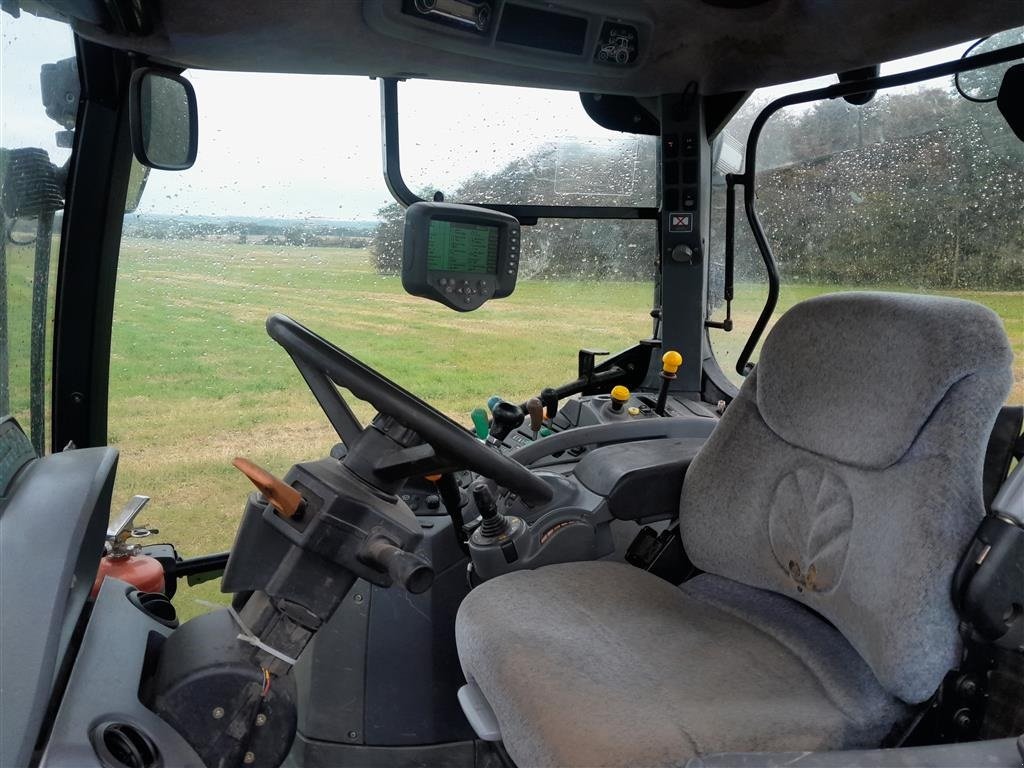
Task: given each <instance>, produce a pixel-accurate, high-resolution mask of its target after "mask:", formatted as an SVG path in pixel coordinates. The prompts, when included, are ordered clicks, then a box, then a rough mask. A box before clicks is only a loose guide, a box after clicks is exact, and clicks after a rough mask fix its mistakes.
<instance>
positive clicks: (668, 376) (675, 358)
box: [654, 349, 683, 416]
mask: <svg viewBox="0 0 1024 768" xmlns="http://www.w3.org/2000/svg"><path fill="white" fill-rule="evenodd" d="M682 364H683V356H682V355H680V354H679V353H678V352H676V351H675V350H674V349H670V350H669V351H668V352H666V353H665V354H664V355H662V356H661V387H660V388H659V389H658V404H657V405H656V406H655V408H654V412H655V413H656V414H658V415H659V416H664V415H665V404H666V402H667V401H668V388H669V386H671V384H672V382H673V381H675V378H676V371H678V370H679V366H681V365H682Z"/></svg>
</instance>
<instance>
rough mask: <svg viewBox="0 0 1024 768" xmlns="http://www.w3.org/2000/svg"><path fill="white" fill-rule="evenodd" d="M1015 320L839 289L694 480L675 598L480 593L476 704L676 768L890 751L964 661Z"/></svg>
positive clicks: (793, 341) (546, 571) (521, 739)
mask: <svg viewBox="0 0 1024 768" xmlns="http://www.w3.org/2000/svg"><path fill="white" fill-rule="evenodd" d="M1011 363H1012V355H1011V351H1010V347H1009V344H1008V342H1007V339H1006V335H1005V333H1004V331H1003V328H1002V324H1001V322H1000V320H999V318H998V317H997V316H996V315H995V313H993V312H991V311H990V310H988V309H986V308H985V307H982V306H980V305H978V304H974V303H972V302H967V301H962V300H958V299H950V298H936V297H927V296H910V295H902V294H886V293H847V294H832V295H828V296H822V297H819V298H815V299H811V300H809V301H805V302H803V303H801V304H798V305H796V306H795V307H793V308H792V309H791V310H790V311H789V312H788V313H786V314H785V315H784V316H783V317H782V318H781V319H780V320H779V322H778V324H777V325H776V327H775V328H774V329H773V331H772V333H771V334H770V336H769V337H768V339H767V340H766V341H765V344H764V349H763V352H762V354H761V360H760V363H759V365H758V366H757V369H756V370H755V371H754V372H753V373H752V374H751V375H750V376H749V377H748V379H747V380H746V382H745V383H744V384H743V387H742V388H741V390H740V392H739V394H738V396H737V397H736V399H735V400H734V401H733V402H732V403H731V404H730V406H729V408H728V409H727V410H726V412H725V414H724V416H723V417H722V420H721V423H720V424H719V426H718V427H717V429H716V430H715V432H714V433H713V434H712V435H711V437H710V439H709V440H708V442H707V444H706V445H705V447H704V448H703V449H702V451H701V453H700V454H699V455H698V456H697V458H696V459H695V460H694V462H693V464H692V465H691V466H690V468H689V471H688V472H687V475H686V479H685V482H684V484H683V493H682V499H681V503H680V517H679V519H680V533H681V535H682V540H683V543H684V545H685V547H686V550H687V553H688V554H689V556H690V557H691V558H692V560H693V562H694V563H695V564H696V565H697V566H698V568H700V569H701V570H703V571H704V573H703V574H701V575H700V576H697V577H696V578H693V579H691V580H690V581H687V582H685V583H684V584H682V585H681V586H679V587H675V586H673V585H671V584H669V583H668V582H666V581H663V580H661V579H659V578H657V577H655V576H653V575H651V574H649V573H647V572H646V571H641V570H639V569H637V568H634V567H632V566H628V565H625V564H622V563H616V562H601V561H598V562H583V563H568V564H563V565H552V566H548V567H545V568H540V569H538V570H535V571H520V572H515V573H511V574H508V575H504V576H501V577H499V578H496V579H494V580H492V581H488V582H486V583H484V584H483V585H481V586H480V587H478V588H476V589H475V590H473V591H472V592H471V593H470V594H469V596H468V597H467V598H466V599H465V601H464V602H463V604H462V606H461V608H460V610H459V615H458V621H457V627H456V636H457V640H458V648H459V655H460V658H461V661H462V665H463V669H464V671H465V674H466V679H467V681H468V684H469V686H470V687H469V688H468V689H467V690H468V691H471V692H472V694H473V697H475V698H476V699H477V700H479V697H480V696H482V697H483V699H485V700H486V702H487V704H489V706H490V709H491V710H493V713H494V716H495V719H496V720H497V724H498V726H499V728H500V732H501V738H502V740H503V741H504V743H505V747H506V749H507V750H508V753H509V755H510V756H511V757H512V758H513V760H515V762H516V763H517V765H519V766H520V767H521V768H527V766H540V765H551V766H553V765H576V766H626V765H630V766H669V765H681V764H682V763H685V762H686V760H687V758H689V757H693V756H699V755H707V754H711V753H720V752H751V751H804V750H808V751H811V750H834V749H845V748H863V747H877V746H879V745H880V743H881V742H882V741H883V740H884V739H885V737H886V736H887V735H888V734H889V733H890V732H894V731H895V730H896V729H899V728H901V727H902V726H903V725H904V724H905V723H906V721H907V719H908V718H909V717H910V716H911V715H912V710H913V705H916V704H919V703H921V702H924V701H925V700H927V699H928V698H929V697H930V696H931V695H932V694H933V692H934V691H935V690H936V689H937V688H938V686H939V684H940V683H941V681H942V679H943V676H944V674H945V673H946V672H947V671H948V670H950V669H952V668H955V667H956V666H957V663H958V653H959V637H958V633H957V622H958V618H957V614H956V611H955V609H954V606H953V604H952V599H951V584H952V577H953V572H954V570H955V568H956V566H957V563H958V560H959V558H960V555H961V553H962V552H963V551H964V550H965V549H966V547H967V545H968V543H969V542H970V540H971V538H972V535H973V533H974V531H975V529H976V527H977V525H978V523H979V522H980V521H981V519H982V517H983V515H984V508H983V503H982V486H981V484H982V463H983V460H984V453H985V447H986V442H987V439H988V436H989V432H990V430H991V428H992V424H993V422H994V420H995V417H996V414H997V412H998V410H999V407H1000V405H1001V404H1002V403H1003V401H1004V399H1005V397H1006V395H1007V392H1008V391H1009V387H1010V384H1011V381H1012V376H1011Z"/></svg>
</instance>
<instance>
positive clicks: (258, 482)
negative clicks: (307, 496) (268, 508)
mask: <svg viewBox="0 0 1024 768" xmlns="http://www.w3.org/2000/svg"><path fill="white" fill-rule="evenodd" d="M231 464H232V465H233V466H234V467H235V468H236V469H237V470H238V471H240V472H241V473H242V474H243V475H245V476H246V477H248V478H249V479H250V480H251V481H252V484H253V485H255V486H256V489H257V490H258V491H259V492H260V493H262V494H263V495H264V496H266V497H267V501H269V502H270V504H271V505H272V506H273V507H274V509H276V510H277V511H278V513H279V514H280V515H281V517H288V518H291V517H295V514H296V513H297V512H298V511H299V509H301V508H302V505H303V503H304V500H303V498H302V494H301V493H299V492H298V491H296V490H295V489H294V488H292V487H291V486H290V485H288V484H286V483H285V482H284V481H283V480H279V479H278V478H276V477H274V476H273V475H272V474H270V473H269V472H267V470H265V469H264V468H263V467H261V466H259V465H257V464H254V463H253V462H251V461H249V460H248V459H244V458H242V457H241V456H236V457H235V460H234V461H232V462H231Z"/></svg>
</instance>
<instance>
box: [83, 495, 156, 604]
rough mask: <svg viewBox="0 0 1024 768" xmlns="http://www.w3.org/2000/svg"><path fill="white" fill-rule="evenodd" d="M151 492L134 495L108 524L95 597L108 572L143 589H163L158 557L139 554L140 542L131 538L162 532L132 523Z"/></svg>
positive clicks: (149, 590) (93, 595)
mask: <svg viewBox="0 0 1024 768" xmlns="http://www.w3.org/2000/svg"><path fill="white" fill-rule="evenodd" d="M148 501H149V496H134V497H132V499H131V501H129V502H128V504H126V505H125V507H124V509H122V510H121V512H120V514H118V516H117V519H116V520H115V521H114V522H113V523H111V525H110V527H109V528H107V541H106V543H105V544H104V552H105V554H104V555H103V558H102V559H101V560H100V567H99V570H98V571H97V572H96V580H95V581H94V582H93V585H92V597H96V595H97V594H99V591H100V586H101V585H102V584H103V580H104V579H105V578H106V577H107V576H112V577H113V578H115V579H120V580H121V581H124V582H127V583H128V584H131V585H132V586H133V587H135V588H136V589H138V590H140V591H142V592H163V591H164V567H163V566H162V565H161V564H160V561H159V560H157V559H156V558H155V557H150V556H149V555H143V554H139V550H140V547H139V545H138V544H134V543H129V541H128V540H129V539H141V538H145V537H147V536H152V535H153V534H154V533H159V531H158V530H156V529H155V528H146V527H143V526H137V527H133V525H132V524H133V523H134V521H135V516H136V515H138V514H139V512H141V511H142V508H143V507H144V506H146V503H147V502H148Z"/></svg>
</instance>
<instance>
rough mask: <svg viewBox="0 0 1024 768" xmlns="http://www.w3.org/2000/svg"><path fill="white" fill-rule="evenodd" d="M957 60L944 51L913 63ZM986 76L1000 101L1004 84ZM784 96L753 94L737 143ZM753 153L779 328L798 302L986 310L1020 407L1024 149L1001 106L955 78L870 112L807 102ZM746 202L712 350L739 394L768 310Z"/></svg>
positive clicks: (719, 213) (719, 210) (716, 206)
mask: <svg viewBox="0 0 1024 768" xmlns="http://www.w3.org/2000/svg"><path fill="white" fill-rule="evenodd" d="M960 52H961V49H960V48H957V49H952V50H947V51H944V52H937V53H936V54H934V55H933V56H932V57H931V60H925V61H918V62H915V66H922V65H924V64H931V63H936V62H938V61H945V60H948V59H950V58H955V57H956V56H957V55H959V53H960ZM884 72H885V70H884V69H883V73H884ZM990 79H992V80H993V81H994V87H993V91H994V90H995V89H997V87H998V82H999V78H998V77H994V78H990ZM822 84H824V83H818V82H815V83H804V84H798V86H797V87H793V88H790V89H789V90H805V89H806V88H807V87H816V86H819V85H822ZM779 95H781V93H779V92H778V91H776V90H775V89H767V90H766V91H759V92H757V93H755V94H754V95H753V97H752V98H751V99H750V101H749V102H748V103H747V105H746V106H744V108H743V109H742V110H741V111H740V112H739V113H738V114H737V116H736V117H735V118H734V119H733V121H732V124H731V125H730V127H729V130H730V132H731V133H733V134H734V135H738V136H740V137H742V138H744V139H745V137H746V133H747V132H748V131H749V128H750V124H751V122H752V121H753V119H754V117H755V116H756V115H757V114H758V112H760V110H761V109H762V108H763V107H764V106H765V105H766V104H768V103H769V102H770V101H771V100H773V99H774V98H777V97H778V96H779ZM757 154H758V175H757V195H758V196H757V209H758V212H759V214H760V217H761V221H762V223H763V225H764V228H765V232H766V235H767V237H768V241H769V243H770V244H771V246H772V250H773V252H774V255H775V259H776V261H777V263H778V268H779V272H780V274H781V281H782V288H781V294H780V300H779V306H778V309H777V310H776V313H775V318H777V317H778V316H779V315H781V314H782V313H783V312H784V311H785V310H786V309H787V308H788V307H789V306H791V305H792V304H794V303H796V302H798V301H801V300H803V299H806V298H809V297H811V296H815V295H817V294H821V293H830V292H834V291H843V290H888V291H907V292H923V293H931V294H943V295H950V296H959V297H962V298H965V299H970V300H973V301H977V302H980V303H982V304H985V305H986V306H988V307H990V308H992V309H993V310H994V311H995V312H996V313H998V314H999V315H1000V316H1001V317H1002V319H1003V322H1004V324H1005V327H1006V332H1007V334H1008V336H1009V337H1010V341H1011V344H1012V345H1013V349H1014V353H1015V363H1014V378H1015V384H1014V387H1013V390H1012V391H1011V393H1010V398H1009V400H1010V402H1012V403H1020V402H1022V401H1024V223H1022V222H1024V216H1022V209H1021V201H1022V200H1024V143H1022V142H1021V141H1020V140H1018V139H1017V138H1016V136H1014V135H1013V133H1012V131H1011V130H1010V128H1009V127H1008V126H1007V124H1006V122H1005V121H1004V120H1003V118H1002V116H1001V115H1000V114H999V112H998V110H997V108H996V105H995V104H994V103H974V102H971V101H967V100H965V99H963V98H961V97H960V96H959V95H958V93H957V91H956V89H955V88H954V84H953V81H952V78H942V79H937V80H930V81H927V82H922V83H918V84H914V85H909V86H905V87H901V88H895V89H889V90H887V91H883V92H881V93H879V94H878V95H877V96H876V97H875V98H874V100H872V101H871V102H869V103H868V104H867V105H865V106H860V107H858V106H853V105H851V104H848V103H846V102H845V101H843V100H842V99H836V100H831V101H822V102H818V103H812V104H807V105H799V106H795V107H790V108H786V109H783V110H781V111H780V112H778V113H776V114H775V115H774V116H773V117H771V118H770V120H769V121H768V123H767V124H766V126H765V129H764V131H763V132H762V134H761V139H760V142H759V145H758V152H757ZM715 182H716V183H715V186H714V193H713V214H712V216H713V222H714V224H715V227H716V229H715V231H714V239H715V249H714V251H713V260H714V263H715V265H714V267H713V282H712V286H711V289H710V291H709V302H710V306H709V314H711V315H713V316H716V317H717V316H719V315H721V314H722V310H721V309H720V306H719V305H720V303H721V296H722V282H721V281H722V273H721V260H722V257H723V255H724V245H723V238H724V218H725V184H724V179H723V178H718V179H716V180H715ZM737 192H738V194H737V198H738V200H739V201H740V202H738V203H737V227H736V235H737V237H736V289H735V294H736V301H735V303H734V307H733V310H734V311H733V315H734V319H735V321H736V329H735V330H734V331H733V332H732V333H731V334H726V333H724V332H722V331H714V332H713V334H712V344H713V348H714V352H715V355H716V357H717V359H718V361H719V363H720V364H721V366H722V368H723V369H724V370H725V371H726V373H727V374H729V375H730V376H731V377H732V379H733V380H734V381H735V382H736V383H740V382H741V381H742V376H740V375H739V374H738V373H737V372H736V370H735V362H736V358H737V356H738V354H739V352H740V349H741V348H742V345H743V343H744V342H745V341H746V339H747V338H748V336H749V334H750V330H751V328H752V326H753V324H754V321H755V320H756V318H757V316H758V313H759V312H760V310H761V307H762V306H763V305H764V301H765V297H766V287H765V283H766V278H765V273H764V267H763V265H762V262H761V257H760V254H759V253H758V251H757V248H756V244H755V243H754V240H753V237H752V236H751V234H750V230H749V228H748V226H747V224H746V219H745V217H744V215H743V211H742V202H741V200H742V189H741V188H738V189H737ZM716 268H717V269H716ZM753 359H754V360H756V359H757V354H756V353H755V354H754V356H753Z"/></svg>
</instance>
